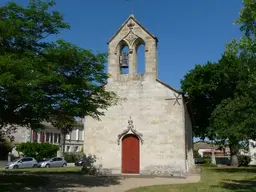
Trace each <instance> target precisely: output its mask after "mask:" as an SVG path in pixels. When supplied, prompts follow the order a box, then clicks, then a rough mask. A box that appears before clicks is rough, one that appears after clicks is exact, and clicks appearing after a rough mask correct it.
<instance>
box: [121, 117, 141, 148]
mask: <svg viewBox="0 0 256 192" xmlns="http://www.w3.org/2000/svg"><path fill="white" fill-rule="evenodd" d="M128 134H134V135H136V136H137V137H138V138H139V140H140V142H141V144H143V138H142V137H143V134H142V133H139V132H138V131H136V130H135V128H134V125H133V120H132V118H131V117H130V119H129V120H128V126H127V129H125V130H124V131H123V132H122V133H120V134H119V135H118V139H117V144H118V145H120V140H121V138H123V137H124V136H125V135H128Z"/></svg>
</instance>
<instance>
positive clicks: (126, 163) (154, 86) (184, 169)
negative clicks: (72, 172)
mask: <svg viewBox="0 0 256 192" xmlns="http://www.w3.org/2000/svg"><path fill="white" fill-rule="evenodd" d="M157 43H158V39H157V38H156V37H155V36H154V35H152V34H151V33H150V32H149V31H147V30H146V29H145V28H144V27H143V26H142V25H141V24H140V23H139V22H138V21H137V20H136V19H135V17H134V15H131V16H129V18H128V19H127V20H126V21H125V22H124V24H123V25H122V26H121V28H120V29H119V30H118V31H117V33H116V34H115V35H114V36H113V37H112V38H111V39H110V41H109V42H108V53H109V57H108V73H109V79H108V83H107V85H106V89H107V90H110V91H114V92H115V93H117V95H118V96H119V97H120V98H122V100H121V102H120V104H119V105H116V106H112V107H110V108H108V110H107V111H106V112H105V116H102V117H100V118H101V120H100V121H98V120H96V119H93V118H91V117H85V124H84V125H85V129H84V152H85V154H87V155H93V156H95V158H96V162H95V164H96V165H101V167H102V169H103V170H104V171H106V172H107V173H108V174H140V175H157V176H182V177H186V176H187V174H188V172H189V170H190V169H191V168H192V167H193V166H194V159H193V138H192V126H191V118H190V113H189V107H188V106H187V102H186V100H185V96H184V95H183V93H181V92H180V91H177V90H175V89H174V88H172V87H170V86H169V85H167V84H165V83H164V82H162V81H160V80H159V79H158V59H157V57H158V53H157ZM142 44H143V45H144V46H145V73H143V74H138V73H137V50H138V47H139V46H140V45H142ZM125 46H127V47H128V48H129V51H128V53H127V54H126V55H125V54H124V55H123V54H122V50H123V48H124V47H125ZM124 56H126V57H124ZM125 65H127V66H125ZM123 67H128V69H129V72H128V74H123V73H122V68H123Z"/></svg>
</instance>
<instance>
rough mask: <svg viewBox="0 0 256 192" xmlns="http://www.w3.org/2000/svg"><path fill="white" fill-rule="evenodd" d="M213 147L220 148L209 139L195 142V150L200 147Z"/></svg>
mask: <svg viewBox="0 0 256 192" xmlns="http://www.w3.org/2000/svg"><path fill="white" fill-rule="evenodd" d="M212 147H213V148H214V149H218V148H219V146H218V145H215V144H212V143H211V142H207V141H197V142H195V143H194V150H199V149H212Z"/></svg>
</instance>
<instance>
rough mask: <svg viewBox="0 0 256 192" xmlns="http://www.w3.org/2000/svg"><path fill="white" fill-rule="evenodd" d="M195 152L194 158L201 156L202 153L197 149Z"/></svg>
mask: <svg viewBox="0 0 256 192" xmlns="http://www.w3.org/2000/svg"><path fill="white" fill-rule="evenodd" d="M193 153H194V158H201V155H200V154H199V153H198V151H197V150H194V151H193Z"/></svg>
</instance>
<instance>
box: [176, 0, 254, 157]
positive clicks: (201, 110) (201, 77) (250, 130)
mask: <svg viewBox="0 0 256 192" xmlns="http://www.w3.org/2000/svg"><path fill="white" fill-rule="evenodd" d="M243 3H244V7H243V8H242V9H241V12H240V15H239V17H238V19H237V20H236V21H235V23H237V24H239V25H240V26H241V28H240V29H241V31H243V32H244V35H243V36H242V37H241V39H240V40H237V39H233V40H232V41H231V42H230V43H228V44H227V45H226V50H225V52H224V53H223V54H222V57H221V59H220V60H219V61H218V62H216V63H212V62H208V63H206V64H205V65H196V66H195V68H194V69H193V70H191V71H189V72H188V73H187V74H186V75H185V77H184V79H183V80H182V81H181V87H182V89H183V91H185V92H188V94H189V101H190V102H191V103H192V105H193V114H194V116H195V121H194V124H193V129H194V133H195V136H198V137H201V138H203V139H204V138H205V137H208V138H210V139H215V140H216V141H218V142H221V143H223V144H227V145H228V146H229V147H230V149H231V155H236V154H237V153H238V149H239V146H240V144H241V142H242V141H246V140H248V139H256V118H255V117H256V78H255V77H256V39H255V34H256V1H254V0H244V1H243Z"/></svg>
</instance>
